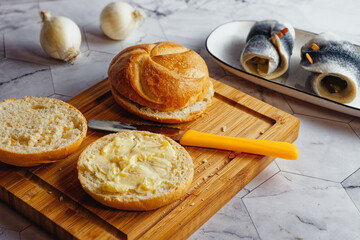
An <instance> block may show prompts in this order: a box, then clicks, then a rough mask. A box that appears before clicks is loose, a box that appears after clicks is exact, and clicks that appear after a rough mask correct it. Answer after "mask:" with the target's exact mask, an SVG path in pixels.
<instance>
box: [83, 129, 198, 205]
mask: <svg viewBox="0 0 360 240" xmlns="http://www.w3.org/2000/svg"><path fill="white" fill-rule="evenodd" d="M77 169H78V177H79V181H80V183H81V185H82V187H83V189H84V190H85V191H86V192H87V193H88V194H89V195H90V196H91V197H92V198H94V199H95V200H96V201H98V202H100V203H102V204H103V205H106V206H109V207H112V208H117V209H121V210H133V211H148V210H152V209H156V208H159V207H161V206H164V205H166V204H169V203H171V202H174V201H176V200H177V199H180V198H181V197H182V196H183V195H185V194H186V192H187V191H188V189H189V187H190V184H191V182H192V179H193V175H194V167H193V162H192V159H191V157H190V155H189V153H188V152H187V151H186V150H185V149H184V148H183V147H182V146H181V145H180V144H178V143H176V142H175V141H174V140H172V139H170V138H168V137H166V136H164V135H160V134H155V133H150V132H146V131H132V130H124V131H121V132H118V133H115V134H109V135H106V136H104V137H102V138H100V139H98V140H97V141H95V142H93V143H92V144H90V145H89V146H88V147H87V148H86V149H85V150H84V151H83V152H82V153H81V155H80V157H79V160H78V165H77Z"/></svg>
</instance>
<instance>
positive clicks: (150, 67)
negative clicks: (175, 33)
mask: <svg viewBox="0 0 360 240" xmlns="http://www.w3.org/2000/svg"><path fill="white" fill-rule="evenodd" d="M108 77H109V80H110V84H111V89H112V93H113V96H114V99H115V100H116V102H117V103H118V104H119V105H121V106H122V107H123V108H125V109H126V110H128V111H130V112H132V113H134V114H136V115H139V116H141V117H143V118H146V119H150V120H153V121H158V122H164V123H181V122H186V121H191V120H193V119H195V118H197V117H199V116H200V115H201V114H202V113H203V112H204V111H205V110H206V108H207V107H208V105H209V104H210V102H211V98H212V96H213V94H214V92H213V86H212V83H211V81H210V78H209V72H208V68H207V65H206V63H205V61H204V60H203V59H202V57H201V56H200V55H199V54H197V53H196V52H194V51H193V50H190V49H187V48H185V47H183V46H181V45H179V44H176V43H172V42H159V43H155V44H141V45H136V46H132V47H129V48H126V49H125V50H123V51H122V52H120V53H119V54H118V55H117V56H116V57H115V58H114V59H113V60H112V62H111V63H110V66H109V70H108Z"/></svg>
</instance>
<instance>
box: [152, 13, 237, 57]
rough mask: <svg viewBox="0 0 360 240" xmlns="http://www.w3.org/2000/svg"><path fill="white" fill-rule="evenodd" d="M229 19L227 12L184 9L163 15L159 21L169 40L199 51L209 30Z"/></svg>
mask: <svg viewBox="0 0 360 240" xmlns="http://www.w3.org/2000/svg"><path fill="white" fill-rule="evenodd" d="M230 20H231V18H230V16H229V15H228V14H224V13H220V12H216V13H214V12H209V11H205V10H195V9H186V10H182V11H179V12H175V13H173V14H171V15H169V16H166V17H163V18H161V19H160V20H159V21H160V24H161V26H162V27H163V29H164V33H165V35H166V37H167V39H168V40H169V41H172V42H177V43H179V44H181V45H184V46H185V47H188V48H191V49H193V50H194V51H196V52H198V53H199V52H200V49H201V48H203V47H204V44H205V39H206V38H207V36H208V35H209V34H210V32H211V31H212V30H213V29H214V28H216V27H217V26H218V25H219V23H223V22H228V21H230ZM174 26H176V27H174ZM180 29H181V30H180Z"/></svg>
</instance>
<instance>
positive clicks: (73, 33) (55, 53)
mask: <svg viewBox="0 0 360 240" xmlns="http://www.w3.org/2000/svg"><path fill="white" fill-rule="evenodd" d="M40 16H41V18H42V22H43V26H42V29H41V32H40V44H41V47H42V48H43V50H44V51H45V52H46V53H47V54H48V55H49V56H51V57H53V58H56V59H60V60H64V61H66V62H72V61H74V60H75V59H76V57H77V56H78V54H79V52H80V45H81V32H80V29H79V27H78V26H77V25H76V23H75V22H74V21H72V20H71V19H69V18H66V17H53V16H51V14H50V12H49V11H41V12H40Z"/></svg>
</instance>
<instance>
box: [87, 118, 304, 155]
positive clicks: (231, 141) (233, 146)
mask: <svg viewBox="0 0 360 240" xmlns="http://www.w3.org/2000/svg"><path fill="white" fill-rule="evenodd" d="M88 127H89V128H92V129H97V130H104V131H111V132H118V131H121V130H140V131H150V132H154V133H159V134H163V135H166V136H168V137H170V138H172V139H174V140H175V141H178V142H179V143H180V144H181V145H184V146H195V147H205V148H215V149H222V150H231V151H237V152H245V153H252V154H258V155H264V156H272V157H278V158H283V159H289V160H296V159H297V158H298V157H299V151H298V149H297V147H296V146H295V145H294V144H292V143H288V142H280V141H270V140H261V139H251V138H240V137H230V136H222V135H216V134H210V133H204V132H199V131H195V130H192V129H186V130H185V129H180V128H175V127H168V126H156V125H146V124H133V123H124V122H117V121H104V120H94V119H91V120H89V122H88Z"/></svg>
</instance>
